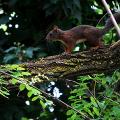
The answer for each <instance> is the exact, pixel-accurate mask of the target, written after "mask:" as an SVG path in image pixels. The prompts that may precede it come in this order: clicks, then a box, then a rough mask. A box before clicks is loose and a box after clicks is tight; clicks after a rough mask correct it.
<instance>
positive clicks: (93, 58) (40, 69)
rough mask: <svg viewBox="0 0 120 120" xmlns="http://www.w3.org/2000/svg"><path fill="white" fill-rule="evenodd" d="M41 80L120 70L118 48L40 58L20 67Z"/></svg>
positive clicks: (119, 52)
mask: <svg viewBox="0 0 120 120" xmlns="http://www.w3.org/2000/svg"><path fill="white" fill-rule="evenodd" d="M21 66H22V67H25V68H26V69H27V70H29V71H30V72H31V73H32V74H37V75H39V76H40V77H41V79H42V80H58V79H66V78H70V77H75V76H78V75H88V74H96V73H106V72H112V71H114V70H116V69H119V68H120V46H117V47H116V48H114V49H111V50H110V49H109V48H104V49H99V50H97V51H84V52H79V53H76V54H62V55H57V56H51V57H47V58H41V59H39V60H38V61H36V62H34V63H33V62H31V63H25V64H22V65H21Z"/></svg>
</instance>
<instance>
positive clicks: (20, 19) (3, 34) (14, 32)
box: [0, 0, 118, 120]
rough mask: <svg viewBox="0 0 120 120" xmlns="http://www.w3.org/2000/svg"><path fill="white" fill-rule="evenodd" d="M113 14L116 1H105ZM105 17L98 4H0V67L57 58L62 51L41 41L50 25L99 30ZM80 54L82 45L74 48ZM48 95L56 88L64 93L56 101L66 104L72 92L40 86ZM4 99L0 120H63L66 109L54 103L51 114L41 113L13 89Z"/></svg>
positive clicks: (12, 0) (96, 0) (51, 0)
mask: <svg viewBox="0 0 120 120" xmlns="http://www.w3.org/2000/svg"><path fill="white" fill-rule="evenodd" d="M107 2H108V4H109V5H110V8H111V9H112V11H113V12H115V11H116V10H117V7H118V6H117V5H118V1H117V0H114V2H112V0H108V1H107ZM105 14H106V10H105V8H104V6H103V4H102V3H101V0H0V63H1V64H13V63H22V62H26V61H30V60H36V59H38V58H40V57H47V56H51V55H56V54H61V53H62V52H63V48H62V46H61V44H60V43H59V42H47V41H46V40H45V37H46V35H47V33H48V32H49V31H50V30H51V29H52V28H53V26H54V25H57V26H59V27H60V28H61V29H63V30H67V29H70V28H72V27H74V26H77V25H80V24H87V25H93V26H97V27H102V26H104V24H105V20H106V18H108V15H106V16H105V17H104V18H103V19H102V20H101V21H100V23H99V20H100V19H101V18H102V17H103V16H104V15H105ZM109 36H110V37H108V36H106V39H105V40H104V43H105V44H111V43H112V42H113V41H111V39H110V38H112V37H114V40H116V36H114V34H112V35H111V34H109ZM78 46H79V47H80V49H81V50H82V49H83V47H84V44H80V45H78ZM48 86H50V91H49V92H51V93H52V92H53V90H54V88H55V87H57V88H59V90H60V92H61V93H64V94H63V95H61V96H60V98H61V99H62V100H63V101H64V102H66V103H69V102H68V100H67V98H68V97H69V92H70V90H71V89H72V87H71V88H68V87H67V85H66V83H63V82H60V81H58V82H56V83H55V85H53V84H51V83H44V84H42V85H40V86H38V87H41V88H42V89H44V90H46V91H47V89H48ZM10 94H11V95H10V97H9V98H8V99H6V98H4V97H1V98H0V119H1V120H29V119H30V118H31V119H30V120H32V119H33V120H37V119H41V120H42V119H44V120H66V119H67V117H66V113H65V112H66V109H65V108H64V107H63V108H62V107H61V105H60V104H58V103H56V105H55V106H54V111H53V112H50V110H49V109H47V110H46V111H43V109H42V108H41V106H40V105H39V103H38V102H37V101H35V102H30V105H26V101H28V100H29V99H28V98H27V97H26V95H25V94H26V92H25V91H24V92H22V93H21V94H20V95H19V91H18V90H17V89H16V88H15V90H14V92H12V93H10Z"/></svg>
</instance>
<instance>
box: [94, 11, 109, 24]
mask: <svg viewBox="0 0 120 120" xmlns="http://www.w3.org/2000/svg"><path fill="white" fill-rule="evenodd" d="M106 15H107V13H105V14H104V15H103V16H102V18H100V20H99V21H98V23H97V25H96V26H98V25H99V23H100V22H101V21H102V20H103V18H104V17H105V16H106Z"/></svg>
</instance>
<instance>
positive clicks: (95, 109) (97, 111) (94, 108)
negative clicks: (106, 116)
mask: <svg viewBox="0 0 120 120" xmlns="http://www.w3.org/2000/svg"><path fill="white" fill-rule="evenodd" d="M93 111H94V112H95V114H96V115H97V116H99V114H100V113H99V109H97V108H96V107H93Z"/></svg>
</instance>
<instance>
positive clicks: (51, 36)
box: [46, 26, 63, 40]
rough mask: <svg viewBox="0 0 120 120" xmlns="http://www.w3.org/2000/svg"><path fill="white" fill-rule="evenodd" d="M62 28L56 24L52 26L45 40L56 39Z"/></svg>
mask: <svg viewBox="0 0 120 120" xmlns="http://www.w3.org/2000/svg"><path fill="white" fill-rule="evenodd" d="M62 33H63V32H62V30H61V29H59V28H58V26H54V27H53V29H52V30H51V31H50V32H49V33H48V34H47V36H46V39H47V40H57V39H59V38H60V36H61V35H62Z"/></svg>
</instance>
